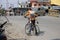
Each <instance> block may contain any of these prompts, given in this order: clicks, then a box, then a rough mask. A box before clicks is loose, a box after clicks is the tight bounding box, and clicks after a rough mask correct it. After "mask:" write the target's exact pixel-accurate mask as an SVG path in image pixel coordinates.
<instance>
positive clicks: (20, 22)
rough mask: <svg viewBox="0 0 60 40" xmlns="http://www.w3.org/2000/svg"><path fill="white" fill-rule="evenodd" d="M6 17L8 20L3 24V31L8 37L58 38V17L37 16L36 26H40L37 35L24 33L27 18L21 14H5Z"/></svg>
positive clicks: (48, 39) (56, 39)
mask: <svg viewBox="0 0 60 40" xmlns="http://www.w3.org/2000/svg"><path fill="white" fill-rule="evenodd" d="M2 18H3V17H2ZM7 18H8V19H9V22H8V24H6V25H5V26H6V27H5V29H6V31H5V33H6V35H7V37H8V39H20V40H22V39H27V40H60V17H59V18H57V17H51V16H40V17H38V18H37V20H38V22H39V24H38V26H39V28H40V34H39V35H38V36H34V35H33V36H27V35H26V34H25V24H26V23H27V22H28V20H27V19H26V18H24V17H23V16H7Z"/></svg>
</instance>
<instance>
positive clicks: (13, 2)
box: [0, 0, 28, 8]
mask: <svg viewBox="0 0 60 40" xmlns="http://www.w3.org/2000/svg"><path fill="white" fill-rule="evenodd" d="M26 1H28V0H19V2H26ZM1 4H2V7H3V8H7V7H8V6H7V5H9V6H13V5H14V7H18V0H8V3H7V0H0V5H1Z"/></svg>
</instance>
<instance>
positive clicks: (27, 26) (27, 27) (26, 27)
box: [25, 24, 30, 34]
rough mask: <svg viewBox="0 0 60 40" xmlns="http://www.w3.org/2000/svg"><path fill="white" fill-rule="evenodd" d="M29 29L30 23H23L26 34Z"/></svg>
mask: <svg viewBox="0 0 60 40" xmlns="http://www.w3.org/2000/svg"><path fill="white" fill-rule="evenodd" d="M29 30H30V24H26V25H25V33H26V34H28V33H29Z"/></svg>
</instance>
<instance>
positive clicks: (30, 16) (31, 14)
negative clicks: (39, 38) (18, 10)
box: [25, 9, 38, 34]
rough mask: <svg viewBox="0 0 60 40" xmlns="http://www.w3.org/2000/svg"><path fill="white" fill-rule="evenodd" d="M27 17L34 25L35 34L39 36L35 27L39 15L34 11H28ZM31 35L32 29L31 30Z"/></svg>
mask: <svg viewBox="0 0 60 40" xmlns="http://www.w3.org/2000/svg"><path fill="white" fill-rule="evenodd" d="M26 16H27V17H28V20H29V22H30V21H31V22H32V24H33V25H34V28H35V34H37V29H36V26H35V20H36V17H37V16H38V14H37V13H35V11H32V9H28V11H27V13H26V14H25V17H26ZM31 27H32V26H31ZM29 33H31V29H30V30H29Z"/></svg>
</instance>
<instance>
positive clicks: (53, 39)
mask: <svg viewBox="0 0 60 40" xmlns="http://www.w3.org/2000/svg"><path fill="white" fill-rule="evenodd" d="M52 40H60V39H52Z"/></svg>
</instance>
